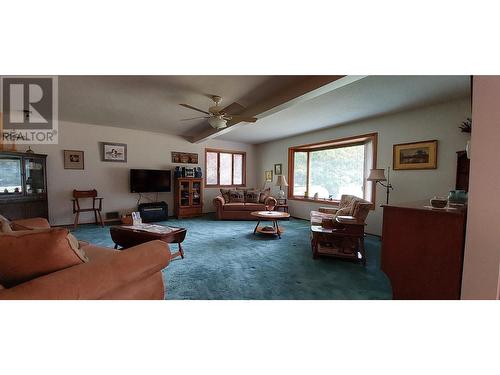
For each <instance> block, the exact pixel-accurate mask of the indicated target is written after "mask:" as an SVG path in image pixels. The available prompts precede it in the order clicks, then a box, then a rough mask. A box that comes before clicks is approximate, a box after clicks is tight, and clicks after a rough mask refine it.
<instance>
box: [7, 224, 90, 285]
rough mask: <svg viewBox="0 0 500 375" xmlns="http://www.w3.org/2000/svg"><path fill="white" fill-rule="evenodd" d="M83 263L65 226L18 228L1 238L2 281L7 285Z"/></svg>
mask: <svg viewBox="0 0 500 375" xmlns="http://www.w3.org/2000/svg"><path fill="white" fill-rule="evenodd" d="M82 263H84V261H83V260H82V259H81V258H80V257H79V256H78V255H77V254H76V252H75V251H74V250H73V249H72V248H71V246H70V243H69V240H68V230H67V229H64V228H52V229H39V230H29V231H17V232H15V231H14V232H12V233H8V234H3V235H2V240H1V241H0V283H1V284H2V285H3V286H4V287H6V288H10V287H12V286H15V285H18V284H21V283H23V282H25V281H28V280H32V279H34V278H37V277H40V276H43V275H47V274H49V273H52V272H55V271H59V270H61V269H64V268H68V267H72V266H75V265H78V264H82Z"/></svg>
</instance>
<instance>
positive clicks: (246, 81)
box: [59, 76, 303, 136]
mask: <svg viewBox="0 0 500 375" xmlns="http://www.w3.org/2000/svg"><path fill="white" fill-rule="evenodd" d="M301 78H303V77H301V76H60V77H59V119H60V120H66V121H74V122H81V123H87V124H96V125H106V126H116V127H121V128H132V129H142V130H150V131H155V132H162V133H168V134H175V135H182V136H184V135H185V136H189V135H194V134H196V133H197V132H199V131H200V130H203V129H204V128H206V127H207V126H210V125H208V123H207V122H203V120H202V121H200V120H197V121H196V120H195V121H186V122H181V121H180V120H181V119H183V118H191V117H196V116H200V115H201V116H202V115H203V114H202V113H200V112H196V111H193V110H190V109H188V108H184V107H181V106H180V105H179V104H180V103H187V104H190V105H192V106H195V107H198V108H201V109H204V110H207V109H208V107H210V106H211V105H213V102H212V100H211V99H210V98H209V97H210V96H211V95H219V96H222V98H223V100H222V102H221V106H227V105H229V104H231V103H233V102H235V101H238V103H240V104H242V105H243V106H245V107H248V106H250V105H252V104H254V103H255V102H258V101H259V100H260V99H261V98H260V96H261V95H262V94H265V93H269V92H273V91H275V90H279V89H281V88H282V87H283V86H284V85H288V84H290V83H293V82H294V81H296V80H299V79H301Z"/></svg>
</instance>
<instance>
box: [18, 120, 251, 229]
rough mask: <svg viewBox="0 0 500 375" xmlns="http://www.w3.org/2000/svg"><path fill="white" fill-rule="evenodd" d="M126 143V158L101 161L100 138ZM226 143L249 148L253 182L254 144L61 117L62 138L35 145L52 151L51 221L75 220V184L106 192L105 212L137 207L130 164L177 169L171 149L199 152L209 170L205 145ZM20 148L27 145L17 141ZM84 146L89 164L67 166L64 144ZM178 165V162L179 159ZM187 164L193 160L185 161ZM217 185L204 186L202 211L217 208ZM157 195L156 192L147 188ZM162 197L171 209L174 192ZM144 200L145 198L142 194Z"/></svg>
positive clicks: (84, 218)
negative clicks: (82, 167) (189, 137)
mask: <svg viewBox="0 0 500 375" xmlns="http://www.w3.org/2000/svg"><path fill="white" fill-rule="evenodd" d="M102 141H107V142H117V143H126V144H127V145H128V147H127V159H128V162H127V163H115V162H103V161H101V156H100V155H101V154H100V149H99V146H100V144H99V142H102ZM206 147H211V148H222V149H230V150H240V151H246V153H247V185H248V186H253V184H254V183H255V175H254V173H253V172H254V170H255V167H254V158H255V157H254V149H255V147H254V146H252V145H247V144H242V143H236V142H225V141H218V140H212V141H208V142H205V143H202V144H192V143H190V142H188V141H186V140H185V139H183V138H181V137H177V136H172V135H166V134H160V133H152V132H146V131H139V130H132V129H123V128H116V127H107V126H96V125H89V124H79V123H72V122H63V121H61V122H60V123H59V144H58V145H40V146H36V147H34V150H35V152H38V153H43V154H48V158H47V164H48V166H47V179H48V193H49V196H48V197H49V216H50V222H51V224H53V225H61V224H69V223H72V222H73V217H74V216H73V214H72V211H71V201H70V199H71V194H72V191H73V189H79V190H85V189H91V188H95V189H97V191H98V193H99V195H100V196H102V197H103V198H104V201H103V204H104V208H103V211H104V212H110V211H119V212H120V213H125V212H130V211H131V210H133V209H136V203H137V197H138V195H137V194H131V193H130V192H129V191H130V190H129V189H130V188H129V169H131V168H146V169H173V167H174V166H175V165H173V164H172V163H171V154H170V153H171V151H182V152H197V153H198V156H199V164H198V165H199V166H200V167H202V170H203V176H205V152H204V151H205V148H206ZM18 149H20V150H21V151H24V148H22V147H18ZM65 149H66V150H83V151H85V170H83V171H82V170H69V169H64V163H63V150H65ZM177 165H179V164H177ZM185 166H193V165H191V164H189V165H188V164H185ZM217 193H218V189H213V188H211V189H205V194H204V211H205V212H209V211H213V210H214V209H213V207H212V199H213V197H215V196H216V195H217ZM148 196H150V197H152V198H154V197H155V194H148ZM159 199H160V200H164V201H166V202H167V203H168V206H169V213H170V215H172V213H173V192H172V193H161V194H160V197H159ZM143 201H144V202H145V201H146V200H143ZM81 221H82V222H90V221H93V218H92V214H91V213H87V214H82V215H81Z"/></svg>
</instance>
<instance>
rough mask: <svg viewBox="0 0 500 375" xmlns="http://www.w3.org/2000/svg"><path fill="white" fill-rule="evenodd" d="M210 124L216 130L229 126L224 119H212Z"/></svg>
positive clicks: (209, 120)
mask: <svg viewBox="0 0 500 375" xmlns="http://www.w3.org/2000/svg"><path fill="white" fill-rule="evenodd" d="M208 123H209V124H210V126H212V127H213V128H215V129H223V128H225V127H226V125H227V121H226V120H224V119H223V118H222V117H210V118H209V119H208Z"/></svg>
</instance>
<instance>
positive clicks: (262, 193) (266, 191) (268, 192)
mask: <svg viewBox="0 0 500 375" xmlns="http://www.w3.org/2000/svg"><path fill="white" fill-rule="evenodd" d="M270 196H271V188H267V189H263V190H261V191H260V197H259V203H266V200H267V198H269V197H270Z"/></svg>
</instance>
